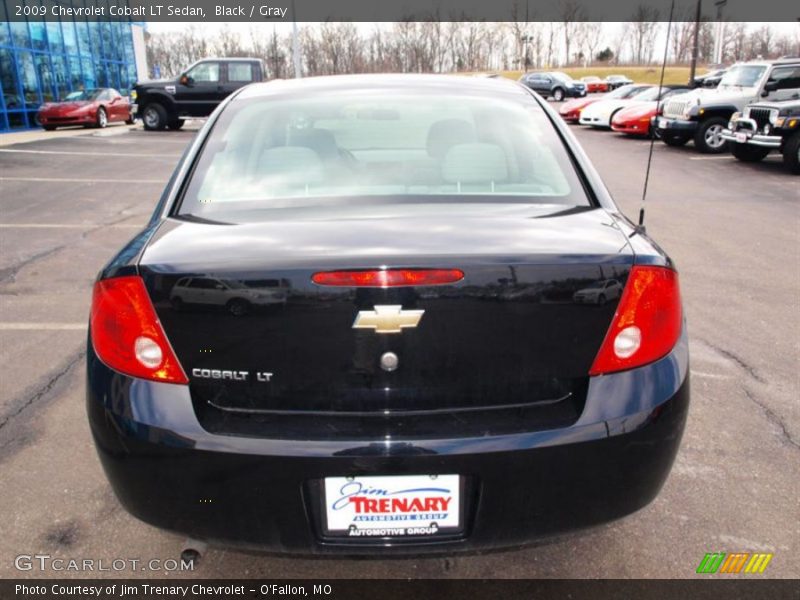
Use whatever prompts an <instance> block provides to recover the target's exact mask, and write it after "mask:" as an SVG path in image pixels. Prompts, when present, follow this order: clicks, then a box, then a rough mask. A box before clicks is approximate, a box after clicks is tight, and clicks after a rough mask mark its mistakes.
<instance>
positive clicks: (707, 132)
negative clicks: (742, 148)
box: [694, 117, 728, 154]
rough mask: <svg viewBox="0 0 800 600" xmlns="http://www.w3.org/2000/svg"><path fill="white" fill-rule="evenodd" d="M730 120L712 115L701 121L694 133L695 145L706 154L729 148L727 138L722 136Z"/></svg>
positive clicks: (718, 152)
mask: <svg viewBox="0 0 800 600" xmlns="http://www.w3.org/2000/svg"><path fill="white" fill-rule="evenodd" d="M727 123H728V120H727V119H723V118H722V117H711V118H710V119H706V120H705V121H703V122H702V123H700V127H698V128H697V131H696V132H695V134H694V145H695V147H696V148H697V149H698V150H700V152H703V153H705V154H720V153H722V152H725V151H726V150H727V149H728V142H727V140H725V139H723V138H722V130H723V129H725V125H727Z"/></svg>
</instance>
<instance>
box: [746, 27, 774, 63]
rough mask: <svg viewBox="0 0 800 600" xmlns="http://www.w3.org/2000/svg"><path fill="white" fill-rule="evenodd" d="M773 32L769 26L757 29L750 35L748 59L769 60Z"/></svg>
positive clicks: (771, 50)
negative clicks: (759, 58)
mask: <svg viewBox="0 0 800 600" xmlns="http://www.w3.org/2000/svg"><path fill="white" fill-rule="evenodd" d="M773 41H774V39H773V31H772V28H771V27H770V26H769V25H764V26H762V27H759V28H758V29H756V30H755V31H753V32H752V33H751V34H750V38H749V46H750V58H758V57H761V58H769V57H770V56H771V55H772V52H773V47H772V44H773Z"/></svg>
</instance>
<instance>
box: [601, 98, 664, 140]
mask: <svg viewBox="0 0 800 600" xmlns="http://www.w3.org/2000/svg"><path fill="white" fill-rule="evenodd" d="M656 104H657V103H656V102H646V103H642V104H637V105H635V106H629V107H628V108H623V109H622V110H620V111H618V112H617V113H616V114H615V115H614V117H613V118H612V119H611V129H613V130H614V131H618V132H620V133H627V134H630V135H644V136H647V135H650V121H651V119H652V118H653V117H655V116H656V112H657V110H656Z"/></svg>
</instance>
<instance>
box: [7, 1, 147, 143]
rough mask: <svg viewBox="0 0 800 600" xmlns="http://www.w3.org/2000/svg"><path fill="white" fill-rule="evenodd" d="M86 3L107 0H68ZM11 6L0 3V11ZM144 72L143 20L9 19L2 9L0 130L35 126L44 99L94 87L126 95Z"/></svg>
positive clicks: (74, 2) (85, 4)
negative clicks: (38, 110)
mask: <svg viewBox="0 0 800 600" xmlns="http://www.w3.org/2000/svg"><path fill="white" fill-rule="evenodd" d="M19 4H22V2H19ZM37 4H38V3H37ZM58 4H62V5H67V6H68V5H70V2H69V0H61V1H60V2H58ZM90 4H94V5H97V6H103V5H107V3H106V2H105V0H84V1H83V2H81V1H80V0H73V1H72V5H80V6H88V5H90ZM11 7H13V3H7V2H3V3H0V13H3V12H4V11H5V10H9V9H10V8H11ZM107 10H108V9H106V13H107ZM146 76H147V59H146V54H145V46H144V24H143V23H135V22H129V21H118V22H96V21H87V20H85V19H81V18H79V17H75V18H71V17H60V18H58V19H56V18H54V17H52V16H51V17H48V20H47V21H44V20H43V19H41V18H38V19H37V18H35V17H28V20H27V21H16V22H11V21H9V16H8V15H5V14H0V133H2V132H7V131H14V130H19V129H29V128H32V127H36V126H37V125H36V111H37V109H38V107H39V105H40V104H42V103H43V102H50V101H54V100H58V99H59V98H63V97H64V96H66V95H67V94H68V93H70V92H72V91H75V90H82V89H89V88H94V87H112V88H116V89H117V90H119V91H120V93H122V94H123V95H127V94H128V92H129V91H130V88H131V86H132V85H133V83H134V82H135V81H136V79H137V77H141V78H142V79H144V78H145V77H146Z"/></svg>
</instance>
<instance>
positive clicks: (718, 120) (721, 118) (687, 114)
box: [658, 58, 800, 154]
mask: <svg viewBox="0 0 800 600" xmlns="http://www.w3.org/2000/svg"><path fill="white" fill-rule="evenodd" d="M797 98H800V58H785V59H781V60H776V61H754V62H747V63H739V64H736V65H734V66H732V67H731V68H730V69H728V71H727V72H726V73H725V75H724V77H723V78H722V81H720V83H719V86H718V87H716V88H714V89H702V88H701V89H695V90H692V91H691V92H688V93H686V94H680V95H677V96H673V97H672V98H671V99H670V101H669V102H667V103H666V105H665V106H664V111H663V113H662V115H661V116H660V117H659V118H658V130H659V133H660V134H661V139H662V140H663V141H664V143H665V144H667V145H669V146H683V145H684V144H686V142H688V141H689V140H692V139H693V140H694V145H695V148H697V149H698V150H699V151H700V152H707V153H714V154H716V153H720V152H725V151H727V150H728V141H727V140H726V139H725V138H724V137H723V136H722V131H723V130H724V129H725V126H726V125H727V124H728V121H729V120H730V118H731V116H732V115H733V114H734V113H735V112H741V111H742V110H743V109H744V107H745V106H746V105H748V104H751V103H753V102H756V101H758V100H762V99H763V100H767V101H771V102H779V101H782V100H792V99H797Z"/></svg>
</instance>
